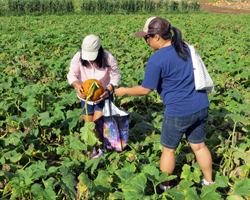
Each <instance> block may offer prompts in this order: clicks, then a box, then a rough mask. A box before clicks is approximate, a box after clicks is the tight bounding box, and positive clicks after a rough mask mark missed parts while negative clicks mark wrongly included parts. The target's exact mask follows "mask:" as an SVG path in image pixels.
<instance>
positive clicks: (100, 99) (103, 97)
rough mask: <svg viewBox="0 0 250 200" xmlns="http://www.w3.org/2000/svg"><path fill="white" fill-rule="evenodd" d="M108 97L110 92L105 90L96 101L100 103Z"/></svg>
mask: <svg viewBox="0 0 250 200" xmlns="http://www.w3.org/2000/svg"><path fill="white" fill-rule="evenodd" d="M107 97H109V93H108V91H107V90H105V91H104V92H103V93H102V95H101V96H100V97H99V99H97V100H96V101H95V103H99V102H100V101H102V100H104V99H106V98H107Z"/></svg>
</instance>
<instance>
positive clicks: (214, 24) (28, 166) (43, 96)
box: [0, 13, 250, 200]
mask: <svg viewBox="0 0 250 200" xmlns="http://www.w3.org/2000/svg"><path fill="white" fill-rule="evenodd" d="M159 16H160V17H164V18H166V19H168V20H169V21H170V22H171V24H172V25H173V26H175V27H178V28H179V29H180V30H181V31H182V33H183V39H185V40H187V41H188V42H189V43H190V44H193V45H194V46H195V47H196V49H197V51H198V52H199V53H200V55H201V57H202V58H203V60H204V62H205V64H206V65H207V68H208V70H209V72H210V74H211V76H212V78H213V80H214V83H215V86H216V93H213V94H209V99H210V103H211V106H210V111H209V120H208V125H207V130H206V132H207V135H206V144H207V146H208V148H209V149H210V151H211V153H212V157H213V178H214V180H215V181H216V183H217V184H216V185H212V186H209V187H204V188H202V189H201V188H200V185H199V182H200V179H201V178H202V176H203V175H202V173H201V171H200V168H199V166H198V165H197V163H196V160H195V158H194V154H193V152H192V151H191V149H190V147H189V145H188V144H187V143H186V141H185V137H184V138H183V141H182V142H181V143H180V145H179V146H178V148H177V149H176V169H175V171H174V174H173V175H172V176H168V175H167V174H165V173H161V172H160V171H159V160H160V155H161V146H160V142H159V141H160V130H161V122H162V118H163V112H164V107H163V105H162V101H161V99H160V98H159V96H158V95H157V93H156V92H152V93H150V94H149V95H147V96H144V97H129V96H127V97H124V98H115V103H116V105H119V106H121V107H123V108H125V109H126V110H128V111H129V112H130V116H131V117H130V138H129V143H128V148H127V149H126V150H125V151H123V152H121V153H118V152H108V154H107V155H108V157H107V159H106V160H105V159H104V158H99V159H95V160H89V158H88V153H89V152H91V150H92V149H93V148H92V146H93V145H94V144H95V143H96V140H95V138H94V137H93V135H92V134H91V132H90V131H89V130H87V129H86V126H84V124H83V119H82V117H81V116H80V115H81V110H82V109H81V104H80V102H79V100H78V99H77V97H76V92H75V90H74V89H73V87H72V86H70V85H69V84H68V82H67V80H66V75H67V73H68V69H69V63H70V60H71V58H72V56H73V55H74V54H75V53H76V52H77V51H78V50H79V49H80V47H81V43H82V40H83V38H84V37H85V36H86V35H88V34H97V35H98V36H99V37H100V39H101V41H102V45H103V47H104V49H106V50H108V51H109V52H111V53H112V54H113V55H114V56H115V58H116V59H117V61H118V63H119V69H120V71H121V74H122V80H121V83H120V85H121V86H122V85H123V86H128V87H132V86H135V85H138V84H141V82H142V80H143V75H144V70H145V64H146V62H147V60H148V58H149V57H150V56H151V55H152V54H153V53H154V52H153V51H152V50H151V48H150V47H149V46H148V45H147V44H146V43H145V41H144V40H143V39H138V38H135V36H134V33H135V32H137V31H138V30H141V29H142V27H143V26H144V23H145V21H146V19H147V18H148V17H151V15H139V14H135V15H96V16H93V15H92V16H80V15H64V16H56V15H51V16H39V17H36V16H34V17H30V16H23V17H1V18H0V31H1V40H0V69H1V74H0V85H1V88H0V94H1V97H0V125H1V129H0V135H1V138H0V167H1V169H2V170H0V194H1V196H2V198H8V199H15V198H19V199H24V198H26V199H40V198H41V199H63V198H66V199H74V198H78V199H91V198H94V199H98V198H99V199H173V198H175V199H178V200H179V199H180V200H181V199H228V200H231V199H247V198H249V196H250V192H249V189H250V184H249V182H250V179H249V168H250V159H249V158H250V157H249V147H250V138H249V133H250V126H249V125H250V117H249V113H250V107H249V100H250V97H249V94H250V91H249V90H250V89H249V88H250V87H249V85H250V80H249V77H250V72H249V64H250V57H249V49H250V43H249V40H250V39H249V36H248V35H249V31H250V30H249V29H250V27H249V25H248V20H247V18H248V15H237V17H236V16H235V15H227V14H224V15H212V14H207V13H204V14H188V15H186V14H160V15H159ZM92 126H93V124H91V125H90V127H91V128H93V127H92ZM100 161H103V164H102V165H99V162H100ZM164 180H172V181H171V183H172V184H173V185H174V186H175V187H174V188H173V189H171V190H170V191H167V192H165V193H163V194H161V195H159V194H157V193H156V185H157V184H158V183H159V182H161V181H164Z"/></svg>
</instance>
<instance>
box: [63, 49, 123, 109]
mask: <svg viewBox="0 0 250 200" xmlns="http://www.w3.org/2000/svg"><path fill="white" fill-rule="evenodd" d="M104 55H105V56H106V59H107V64H108V65H109V66H110V67H105V69H104V68H99V67H98V66H97V65H96V64H95V63H94V64H93V65H92V64H91V62H89V64H90V66H89V67H85V66H82V63H81V61H80V51H78V52H77V53H76V54H75V55H74V57H73V58H72V60H71V62H70V68H69V73H68V75H67V79H68V82H69V84H70V85H71V84H72V83H73V82H74V81H77V82H78V83H79V84H80V85H81V84H82V83H83V82H85V81H86V80H88V79H97V80H98V81H100V82H101V83H102V85H103V87H104V89H106V88H107V87H108V86H109V85H110V84H112V85H113V86H118V84H119V82H120V79H121V74H120V71H119V69H118V63H117V61H116V60H115V58H114V56H112V54H111V53H109V52H108V51H106V50H104ZM78 98H79V97H78ZM88 103H89V104H93V102H88Z"/></svg>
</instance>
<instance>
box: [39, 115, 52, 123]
mask: <svg viewBox="0 0 250 200" xmlns="http://www.w3.org/2000/svg"><path fill="white" fill-rule="evenodd" d="M39 117H40V119H41V122H40V123H41V125H42V126H50V125H51V123H52V122H53V119H52V118H51V117H50V116H49V112H44V113H40V114H39Z"/></svg>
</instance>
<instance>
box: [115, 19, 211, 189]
mask: <svg viewBox="0 0 250 200" xmlns="http://www.w3.org/2000/svg"><path fill="white" fill-rule="evenodd" d="M172 32H173V33H174V35H173V36H172ZM135 36H136V37H138V38H141V37H144V39H145V41H146V42H147V43H148V44H149V45H150V46H151V47H152V48H153V49H154V50H158V51H157V52H156V53H155V54H153V55H152V56H151V57H150V58H149V60H148V62H147V64H146V71H145V75H144V79H143V82H142V85H140V86H136V87H133V88H124V87H121V88H118V89H116V90H115V95H117V96H119V97H121V96H124V95H126V94H127V95H132V96H142V95H147V94H149V93H150V92H151V91H152V90H154V89H156V90H157V92H158V93H159V95H160V97H161V98H162V100H163V104H164V105H165V106H166V108H165V111H164V118H163V122H162V129H161V144H162V155H161V160H160V169H161V171H162V172H167V173H168V174H172V173H173V171H174V168H175V153H174V152H175V149H176V148H177V147H178V145H179V143H180V141H181V139H182V137H183V135H184V134H185V135H186V139H187V141H188V142H189V144H190V146H191V148H192V149H193V151H194V153H195V156H196V159H197V161H198V164H199V165H200V168H201V170H202V172H203V174H204V179H203V180H202V185H203V186H205V185H211V184H214V182H213V181H212V157H211V154H210V151H209V150H208V148H207V146H206V145H205V143H204V139H205V128H206V123H207V117H208V108H209V100H208V97H207V93H206V91H205V90H195V83H194V73H193V65H192V60H191V56H190V51H189V48H188V46H187V45H186V44H185V42H184V41H183V40H182V34H181V31H180V30H179V29H178V28H176V27H173V26H171V24H170V23H169V22H168V21H167V20H166V19H163V18H161V17H151V18H149V19H148V20H147V22H146V24H145V26H144V28H143V30H142V31H140V32H137V33H136V34H135ZM159 186H160V188H161V189H162V190H163V191H165V190H166V189H170V186H169V183H168V182H165V183H162V184H160V185H159Z"/></svg>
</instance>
